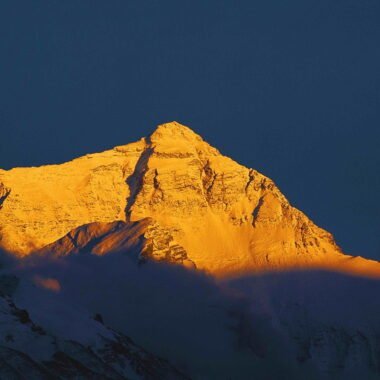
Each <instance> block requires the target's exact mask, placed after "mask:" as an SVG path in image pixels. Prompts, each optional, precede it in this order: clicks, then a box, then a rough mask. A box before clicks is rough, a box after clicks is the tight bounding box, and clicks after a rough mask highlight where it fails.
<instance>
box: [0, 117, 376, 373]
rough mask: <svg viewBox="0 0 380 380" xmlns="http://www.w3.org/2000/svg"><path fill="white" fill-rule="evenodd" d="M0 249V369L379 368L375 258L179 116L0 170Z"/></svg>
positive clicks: (197, 370)
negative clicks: (78, 151)
mask: <svg viewBox="0 0 380 380" xmlns="http://www.w3.org/2000/svg"><path fill="white" fill-rule="evenodd" d="M0 248H1V250H0V251H1V252H0V378H6V379H8V378H9V379H13V378H14V379H31V378H36V379H40V378H62V379H73V378H75V379H108V378H110V379H119V378H128V379H130V378H131V379H149V380H150V379H152V380H155V379H159V380H160V379H185V378H192V379H195V380H201V379H218V380H219V379H222V380H229V379H234V380H235V379H236V380H246V379H251V378H257V379H270V380H277V379H283V378H289V379H305V378H307V379H316V380H319V379H328V380H330V379H331V380H332V379H334V380H335V379H342V380H346V379H357V378H366V379H378V378H379V377H380V338H379V337H380V319H379V318H378V315H380V299H379V297H378V294H379V291H380V281H379V276H380V263H378V262H376V261H373V260H367V259H364V258H362V257H353V256H349V255H345V254H344V253H343V252H342V251H341V249H340V248H339V247H338V246H337V245H336V243H335V242H334V239H333V237H332V235H331V234H330V233H328V232H327V231H325V230H323V229H322V228H320V227H318V226H316V225H315V224H314V223H313V222H312V221H311V220H310V219H309V218H308V217H307V216H306V215H304V214H303V213H302V212H301V211H299V210H297V209H296V208H294V207H293V206H292V205H291V204H290V203H289V201H288V200H287V199H286V198H285V196H284V195H283V194H282V193H281V192H280V190H279V189H278V188H277V186H276V185H275V183H274V182H273V181H272V180H271V179H269V178H267V177H265V176H264V175H263V174H260V173H258V172H257V171H256V170H254V169H249V168H246V167H244V166H242V165H239V164H238V163H236V162H235V161H233V160H232V159H230V158H228V157H225V156H223V155H222V154H221V153H220V152H219V151H218V150H217V149H215V148H213V147H212V146H210V145H209V144H208V143H207V142H205V141H204V140H203V139H202V138H201V137H200V136H199V135H197V134H196V133H195V132H193V131H192V130H191V129H189V128H188V127H185V126H183V125H181V124H179V123H176V122H172V123H167V124H163V125H160V126H158V127H157V129H156V130H155V131H154V132H153V133H152V134H151V135H150V136H148V137H146V138H142V139H141V140H139V141H137V142H134V143H131V144H127V145H122V146H117V147H115V148H113V149H111V150H107V151H105V152H102V153H94V154H88V155H86V156H84V157H80V158H77V159H74V160H72V161H70V162H67V163H63V164H60V165H46V166H41V167H32V168H14V169H11V170H1V169H0ZM135 342H138V343H135ZM162 358H167V359H168V360H169V361H167V360H164V359H162Z"/></svg>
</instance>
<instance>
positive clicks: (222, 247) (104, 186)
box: [0, 122, 380, 276]
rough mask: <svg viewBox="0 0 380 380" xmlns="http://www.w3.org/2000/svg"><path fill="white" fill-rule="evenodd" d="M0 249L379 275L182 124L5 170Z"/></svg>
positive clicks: (222, 268) (227, 269) (236, 270)
mask: <svg viewBox="0 0 380 380" xmlns="http://www.w3.org/2000/svg"><path fill="white" fill-rule="evenodd" d="M0 236H1V245H2V248H3V249H5V250H7V251H10V252H13V253H14V254H16V255H20V256H24V255H28V254H30V253H33V252H40V253H41V252H45V253H46V252H55V253H56V254H60V255H66V254H69V253H79V252H86V251H88V252H92V253H95V254H106V253H108V252H113V251H116V250H117V251H120V250H125V251H127V252H132V251H133V252H136V250H137V251H138V259H153V260H158V261H161V260H163V261H169V262H175V263H178V264H183V265H186V266H188V267H192V268H198V269H201V270H205V271H208V272H210V273H212V274H215V275H218V276H234V275H237V274H242V273H249V272H252V271H257V270H264V269H265V270H267V269H268V270H269V269H271V270H273V269H276V270H277V269H282V268H294V267H297V268H298V267H313V268H315V267H317V268H330V269H334V270H339V271H348V272H355V273H362V274H368V275H379V274H380V264H379V263H377V262H375V261H370V260H365V259H362V258H360V257H357V258H354V257H351V256H347V255H344V254H342V252H341V251H340V249H339V247H338V246H337V245H336V244H335V242H334V240H333V237H332V235H331V234H329V233H328V232H326V231H325V230H323V229H321V228H319V227H317V226H316V225H315V224H314V223H313V222H312V221H311V220H310V219H308V218H307V217H306V216H305V215H304V214H303V213H302V212H301V211H299V210H297V209H296V208H294V207H292V206H291V204H290V203H289V202H288V200H287V199H286V198H285V197H284V195H283V194H282V193H281V192H280V190H279V189H278V188H277V187H276V185H275V184H274V182H273V181H272V180H270V179H269V178H267V177H265V176H264V175H262V174H260V173H259V172H257V171H256V170H254V169H248V168H246V167H244V166H242V165H239V164H238V163H236V162H235V161H233V160H232V159H230V158H228V157H226V156H223V155H222V154H220V152H219V151H218V150H217V149H215V148H213V147H212V146H210V145H209V144H208V143H207V142H205V141H204V140H203V139H202V138H201V137H200V136H199V135H197V134H196V133H195V132H193V131H192V130H191V129H190V128H188V127H186V126H183V125H181V124H179V123H177V122H171V123H166V124H162V125H160V126H158V127H157V129H156V130H155V131H154V132H153V133H152V134H151V135H150V136H149V137H147V138H142V139H141V140H139V141H137V142H134V143H131V144H127V145H122V146H117V147H115V148H113V149H111V150H107V151H105V152H102V153H95V154H88V155H86V156H83V157H80V158H77V159H75V160H73V161H70V162H67V163H64V164H61V165H47V166H41V167H32V168H14V169H11V170H8V171H6V170H0Z"/></svg>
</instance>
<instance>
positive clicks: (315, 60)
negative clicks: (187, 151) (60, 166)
mask: <svg viewBox="0 0 380 380" xmlns="http://www.w3.org/2000/svg"><path fill="white" fill-rule="evenodd" d="M0 54H1V55H0V102H1V103H0V104H1V105H0V130H1V139H0V167H2V168H10V167H13V166H30V165H40V164H45V163H56V162H62V161H66V160H68V159H71V158H73V157H76V156H79V155H82V154H84V153H88V152H94V151H101V150H103V149H106V148H110V147H112V146H115V145H120V144H124V143H127V142H130V141H133V140H135V139H138V138H140V137H141V136H145V135H147V134H148V133H150V132H151V130H152V129H153V128H154V126H155V125H157V124H159V123H162V122H166V121H171V120H177V121H179V122H181V123H183V124H187V125H189V126H190V127H192V128H193V129H194V130H195V131H197V132H198V133H200V134H201V135H202V136H203V137H204V138H205V139H206V140H208V141H209V142H210V143H211V144H213V145H215V146H216V147H218V148H219V149H220V150H221V151H222V153H224V154H227V155H229V156H231V157H233V158H234V159H235V160H237V161H239V162H241V163H243V164H245V165H247V166H250V167H253V168H255V169H257V170H259V171H261V172H263V173H264V174H266V175H268V176H270V177H272V178H273V179H274V180H275V182H276V183H277V184H278V185H279V187H280V188H281V189H282V191H283V192H284V193H285V195H286V196H287V197H288V198H289V199H290V201H291V202H292V203H293V204H294V205H296V206H297V207H298V208H300V209H302V210H303V211H304V212H305V213H306V214H308V215H309V216H310V217H311V218H312V219H313V220H314V221H315V222H316V223H317V224H319V225H321V226H322V227H324V228H326V229H328V230H329V231H331V232H333V233H334V235H335V237H336V239H337V242H338V243H339V244H340V245H341V246H342V247H343V249H344V250H345V251H346V252H348V253H353V254H360V255H362V256H367V257H373V258H377V259H379V260H380V222H379V215H380V205H379V201H378V198H379V194H380V175H379V167H380V154H379V144H380V69H379V68H380V2H379V1H378V0H357V1H353V0H318V1H307V0H299V1H280V0H278V1H270V0H266V1H260V2H259V1H253V0H250V1H228V2H227V1H221V0H218V1H211V0H208V1H165V0H160V1H143V0H139V1H137V0H136V1H85V0H80V1H79V0H78V1H67V0H66V1H53V0H46V1H16V0H9V1H6V0H3V1H1V2H0Z"/></svg>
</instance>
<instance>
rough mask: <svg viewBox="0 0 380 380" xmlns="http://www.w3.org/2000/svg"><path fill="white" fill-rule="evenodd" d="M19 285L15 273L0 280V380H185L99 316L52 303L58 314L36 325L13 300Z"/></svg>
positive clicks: (40, 308) (168, 365) (36, 309)
mask: <svg viewBox="0 0 380 380" xmlns="http://www.w3.org/2000/svg"><path fill="white" fill-rule="evenodd" d="M18 282H19V279H18V278H17V277H16V276H14V275H2V276H0V291H1V294H0V342H1V343H0V378H1V379H28V380H29V379H36V380H39V379H115V380H116V379H120V380H121V379H160V378H163V379H186V378H187V377H186V376H185V375H184V374H182V373H181V372H179V371H178V370H176V369H175V368H174V367H172V366H171V365H170V364H169V363H168V362H167V361H166V360H163V359H161V358H159V357H157V356H155V355H153V354H151V353H149V352H148V351H146V350H144V349H143V348H142V347H140V346H138V345H137V344H135V343H134V342H133V341H132V340H131V339H130V338H129V337H127V336H125V335H123V334H121V333H118V332H116V331H114V330H112V329H110V328H108V327H106V326H105V325H104V323H103V320H102V317H101V315H100V314H95V315H94V316H93V317H90V316H89V315H86V313H84V312H78V310H76V309H75V308H70V305H65V304H63V303H60V304H57V301H55V302H54V301H53V304H50V305H49V306H48V308H49V309H50V310H51V311H54V312H55V313H56V314H50V315H49V317H48V319H49V321H48V326H46V327H45V326H41V325H40V324H36V323H35V322H34V321H33V320H32V319H31V317H30V315H29V312H28V310H26V309H22V308H19V307H18V306H17V305H16V304H15V302H14V300H13V299H12V297H11V294H13V293H14V292H15V291H16V288H17V286H18ZM29 286H32V285H31V284H29ZM39 301H41V299H38V298H36V299H35V300H34V302H36V303H38V302H39ZM50 302H51V301H50ZM45 308H46V306H45ZM33 310H34V313H36V315H38V314H39V313H41V311H42V310H44V306H43V305H35V306H34V307H33ZM57 311H59V313H57ZM45 318H46V316H45Z"/></svg>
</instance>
